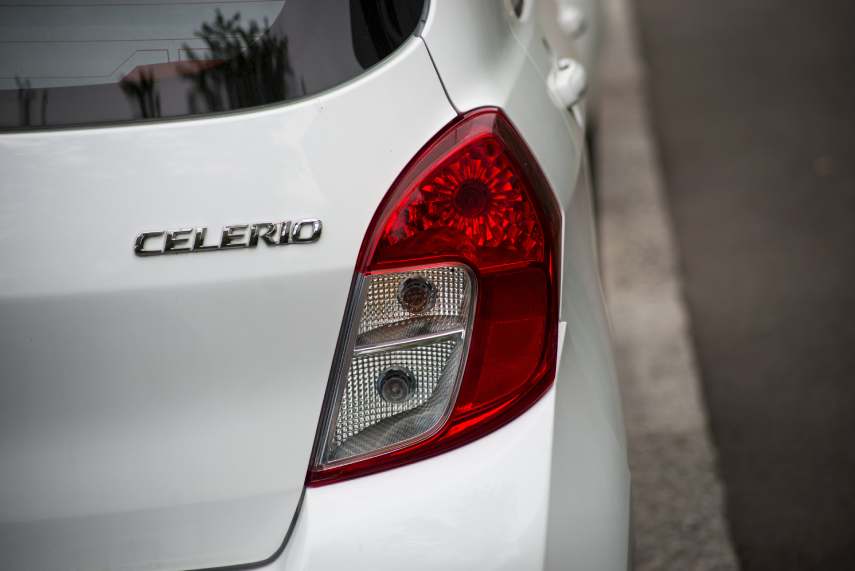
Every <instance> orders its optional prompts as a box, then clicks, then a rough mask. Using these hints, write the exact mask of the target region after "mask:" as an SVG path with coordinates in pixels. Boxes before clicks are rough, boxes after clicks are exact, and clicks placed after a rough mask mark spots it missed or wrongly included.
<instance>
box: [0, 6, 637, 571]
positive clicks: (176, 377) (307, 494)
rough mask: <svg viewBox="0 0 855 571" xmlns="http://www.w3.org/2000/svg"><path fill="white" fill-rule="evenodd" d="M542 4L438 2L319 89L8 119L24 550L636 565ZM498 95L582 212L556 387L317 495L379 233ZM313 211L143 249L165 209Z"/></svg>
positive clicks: (182, 212)
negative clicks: (349, 73) (335, 385)
mask: <svg viewBox="0 0 855 571" xmlns="http://www.w3.org/2000/svg"><path fill="white" fill-rule="evenodd" d="M547 1H548V0H547ZM526 14H527V16H528V17H525V18H523V20H522V21H517V20H516V19H515V18H514V16H512V15H511V14H510V13H509V12H508V11H507V10H506V9H505V8H504V4H503V3H501V2H497V1H490V0H467V1H465V2H452V1H448V0H434V1H433V2H432V3H431V7H430V11H429V12H428V17H427V21H426V22H425V24H424V26H423V28H422V30H421V31H420V32H419V37H416V38H411V39H410V40H408V41H407V43H406V44H405V45H404V46H403V47H402V48H401V49H400V50H399V51H398V52H397V53H395V54H394V55H393V56H391V57H390V58H389V60H388V61H385V62H383V63H382V64H381V65H379V66H378V67H376V68H374V69H372V70H370V71H369V72H367V73H366V74H365V75H363V76H361V77H359V78H357V79H355V80H353V81H351V82H349V83H347V84H345V85H342V86H340V87H337V88H335V89H332V90H330V91H328V92H326V93H323V94H321V95H318V96H315V97H311V98H307V99H305V100H303V101H300V102H295V103H288V104H285V105H280V106H272V107H269V108H266V109H263V110H255V111H247V112H239V113H231V114H228V115H224V116H217V117H210V118H204V119H190V120H178V121H168V122H161V123H150V124H144V125H133V126H123V127H107V128H86V129H66V130H58V131H48V132H32V133H20V134H5V135H0V169H2V172H3V173H4V175H3V182H2V185H0V204H2V210H0V213H1V214H0V216H2V220H3V228H4V230H3V237H4V246H5V248H4V253H3V258H2V262H3V268H4V269H3V272H2V273H0V319H2V322H3V323H4V326H3V327H2V329H0V357H2V358H0V375H2V383H0V458H2V462H0V567H2V568H14V569H45V570H47V569H157V570H168V569H188V568H189V569H193V568H202V567H212V566H223V565H230V564H241V563H248V562H259V561H265V560H266V561H267V564H266V567H264V568H266V569H277V570H281V569H333V568H340V567H343V566H348V567H351V568H370V569H384V568H393V567H395V568H399V567H400V566H401V565H405V566H407V567H408V568H414V569H416V568H423V569H436V568H448V569H453V568H460V569H463V568H473V567H478V568H484V569H538V568H543V567H547V568H567V569H580V570H589V569H603V570H611V569H615V570H617V569H626V568H627V561H628V552H627V545H628V506H629V503H628V494H629V489H628V485H629V474H628V470H627V467H626V458H625V445H624V441H623V428H622V420H621V416H620V408H619V400H618V398H617V392H616V387H615V382H614V367H613V364H612V360H611V350H610V345H609V340H608V327H607V323H606V319H605V316H604V311H603V304H602V297H601V293H600V287H599V279H598V270H597V263H596V252H595V240H594V230H593V222H592V216H591V208H590V188H589V184H588V176H587V170H586V167H585V154H584V132H583V130H582V128H581V127H580V125H579V124H578V122H577V121H576V120H575V119H574V117H573V115H572V114H571V113H568V112H567V110H565V109H563V108H561V107H560V106H559V105H557V104H556V103H555V101H554V100H553V98H552V97H551V96H550V94H549V92H548V89H547V87H546V80H547V76H548V73H549V72H550V70H551V69H552V66H553V65H554V62H555V54H554V53H552V52H550V51H549V50H547V49H546V48H545V47H544V42H543V37H544V32H543V28H542V27H541V26H540V25H539V24H538V19H537V18H535V17H534V16H533V15H532V14H533V12H526ZM571 48H572V46H571ZM485 105H490V106H498V107H501V108H502V109H503V110H504V111H505V112H506V113H507V115H508V117H509V118H510V119H511V121H512V122H513V123H514V124H515V126H516V127H517V128H518V130H519V131H520V133H521V134H522V135H523V137H524V138H525V140H526V142H527V143H528V145H529V146H530V148H531V149H532V151H533V153H534V155H535V156H536V157H537V160H538V161H539V163H540V166H541V168H542V169H543V171H544V173H545V174H546V177H547V179H548V181H549V183H550V184H551V186H552V188H553V189H554V190H555V192H556V195H557V197H558V199H559V202H560V205H561V207H562V210H563V213H564V225H563V236H564V248H563V252H564V260H563V268H562V270H563V275H562V300H561V314H560V319H561V321H562V325H561V340H560V341H561V342H560V351H561V361H560V368H559V372H558V375H557V379H556V383H555V387H554V388H553V389H551V390H550V392H549V393H548V394H547V395H546V396H545V397H544V398H543V399H542V400H541V401H540V402H539V403H538V404H537V405H536V406H534V407H533V408H532V409H530V410H529V411H527V412H526V413H525V414H523V415H522V416H521V417H520V418H518V419H516V420H515V421H513V422H512V423H511V424H509V425H507V426H505V427H503V428H502V429H500V430H498V431H496V432H494V433H492V434H490V435H488V436H486V437H484V438H482V439H480V440H478V441H476V442H474V443H471V444H469V445H467V446H465V447H462V448H460V449H457V450H454V451H451V452H448V453H445V454H443V455H441V456H438V457H435V458H432V459H429V460H424V461H421V462H418V463H416V464H412V465H408V466H405V467H402V468H397V469H394V470H391V471H388V472H384V473H379V474H375V475H371V476H366V477H363V478H359V479H356V480H353V481H349V482H343V483H338V484H333V485H329V486H324V487H320V488H308V489H305V490H304V486H303V480H304V477H305V472H306V467H307V465H308V462H309V454H310V451H311V447H312V442H313V438H314V432H315V427H316V425H317V421H318V416H319V414H320V410H321V402H322V398H323V392H324V389H325V386H326V382H327V378H328V375H329V368H330V364H331V362H332V358H333V351H334V348H335V343H336V336H337V335H338V331H339V328H340V326H341V319H342V316H343V314H344V306H345V302H346V300H347V295H348V288H349V286H350V280H351V276H352V272H353V264H354V261H355V259H356V255H357V252H358V249H359V245H360V242H361V239H362V236H363V235H364V234H365V231H366V229H367V228H368V225H369V223H370V220H371V217H372V215H373V214H374V211H375V209H376V208H377V205H378V204H379V202H380V200H381V199H382V197H383V195H384V194H385V192H386V190H387V189H388V188H389V187H390V185H391V184H392V182H393V181H394V179H395V178H396V176H397V175H398V174H399V173H400V172H401V170H402V169H403V168H404V166H405V165H406V164H407V162H408V161H409V160H410V158H411V157H412V156H413V155H414V154H415V153H416V152H417V151H418V149H419V148H420V147H421V146H422V145H423V144H424V143H425V142H426V141H427V140H429V139H430V138H431V137H432V136H433V135H434V134H435V133H436V132H438V131H439V130H440V129H441V128H442V126H443V125H445V124H446V123H447V122H448V121H450V120H451V119H452V118H453V117H454V116H455V111H456V110H457V111H465V110H469V109H473V108H476V107H481V106H485ZM301 217H317V218H321V219H323V222H324V233H323V239H322V240H320V241H319V242H317V243H316V244H311V245H301V246H288V247H285V248H281V249H271V250H265V249H264V247H262V246H259V248H258V249H255V250H243V251H235V252H218V253H212V254H205V255H198V256H197V255H193V256H163V257H157V258H150V259H148V258H147V259H141V258H137V257H134V256H133V253H132V250H131V245H132V239H133V237H134V236H135V235H136V234H137V233H138V232H140V231H143V230H150V229H159V228H167V229H177V228H182V227H186V226H188V225H204V226H209V227H213V228H218V227H220V226H224V225H228V224H234V223H241V222H250V221H265V220H269V219H289V218H301ZM41 228H48V229H51V230H52V231H50V232H47V231H43V232H42V231H34V229H41ZM57 232H59V236H60V238H59V239H58V238H57ZM302 494H304V497H303V499H302V504H300V498H301V495H302ZM292 520H293V521H292ZM292 526H293V529H292V531H291V533H290V535H289V536H288V538H287V542H285V543H284V544H283V538H285V537H286V533H288V530H289V527H292Z"/></svg>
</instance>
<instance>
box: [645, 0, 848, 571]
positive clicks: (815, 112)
mask: <svg viewBox="0 0 855 571" xmlns="http://www.w3.org/2000/svg"><path fill="white" fill-rule="evenodd" d="M635 6H636V10H637V12H638V15H639V20H640V24H641V30H642V40H643V41H642V45H643V53H644V58H645V60H646V62H647V64H648V70H649V73H648V79H649V90H650V94H651V96H652V97H651V103H652V112H653V123H652V124H653V125H654V127H655V131H656V133H657V135H658V140H659V143H660V151H661V157H662V164H663V165H664V174H665V183H666V187H667V193H668V198H669V202H670V208H671V213H672V217H673V220H674V224H675V229H676V238H677V240H676V242H677V246H678V249H679V250H680V254H681V264H682V266H683V270H684V272H683V273H684V287H685V292H686V297H687V300H688V306H689V314H690V318H691V322H692V330H693V333H694V342H695V346H696V349H697V356H698V362H699V365H700V371H701V378H702V381H703V387H704V393H705V397H706V402H707V404H708V408H709V414H710V419H711V426H712V430H713V436H714V442H715V444H716V446H717V449H718V454H719V466H720V468H721V472H722V474H723V478H724V484H725V488H726V500H727V513H728V516H729V517H728V519H729V523H730V528H731V533H732V536H733V538H734V543H735V547H736V551H737V554H738V556H739V558H740V561H741V563H742V566H743V568H744V569H746V570H748V571H753V570H775V571H786V570H789V569H799V570H812V569H823V570H837V569H847V570H848V569H855V31H853V29H854V28H855V3H853V2H851V1H850V0H817V1H811V2H808V1H800V2H795V1H792V0H750V1H747V0H716V1H714V2H710V1H708V0H636V1H635Z"/></svg>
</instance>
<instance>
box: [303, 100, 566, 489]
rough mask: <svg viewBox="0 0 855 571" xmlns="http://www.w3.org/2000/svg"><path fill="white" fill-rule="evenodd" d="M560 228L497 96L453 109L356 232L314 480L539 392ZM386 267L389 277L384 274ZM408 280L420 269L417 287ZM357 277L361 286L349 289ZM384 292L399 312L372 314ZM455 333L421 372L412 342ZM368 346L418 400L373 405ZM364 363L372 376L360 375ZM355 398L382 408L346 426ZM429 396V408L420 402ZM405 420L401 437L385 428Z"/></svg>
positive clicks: (376, 461) (480, 424)
mask: <svg viewBox="0 0 855 571" xmlns="http://www.w3.org/2000/svg"><path fill="white" fill-rule="evenodd" d="M560 230H561V215H560V209H559V207H558V204H557V202H556V200H555V197H554V195H553V193H552V191H551V189H550V188H549V186H548V184H547V182H546V180H545V178H544V176H543V174H542V172H541V171H540V169H539V168H538V166H537V164H536V162H535V161H534V158H533V157H532V155H531V153H530V152H529V150H528V149H527V147H526V146H525V144H524V142H523V140H522V138H521V137H520V135H519V134H518V133H517V131H516V130H515V129H514V128H513V126H512V125H511V124H510V122H509V121H508V120H507V118H506V117H505V116H504V114H503V113H502V112H501V111H500V110H498V109H492V108H490V109H479V110H475V111H472V112H470V113H467V114H465V115H463V116H462V117H459V118H458V119H456V120H455V121H453V122H452V123H451V124H450V125H448V126H447V127H446V128H445V129H444V130H443V131H442V132H440V133H439V134H438V135H437V136H436V137H435V138H434V139H433V140H432V141H431V142H430V143H428V144H427V145H426V146H425V147H424V148H423V149H422V151H420V152H419V154H418V155H417V156H416V157H415V158H414V159H413V161H412V162H411V163H410V164H409V165H408V166H407V168H406V169H405V171H404V172H403V173H402V175H401V176H400V177H399V179H398V180H397V181H396V182H395V184H394V185H393V186H392V188H391V189H390V191H389V193H388V194H387V196H386V198H385V199H384V201H383V203H382V204H381V206H380V208H379V209H378V211H377V213H376V214H375V217H374V220H373V222H372V224H371V227H370V228H369V231H368V233H367V235H366V237H365V240H364V242H363V246H362V250H361V252H360V257H359V260H358V262H357V267H356V270H357V279H356V281H355V283H357V284H362V283H370V284H372V285H370V286H365V287H357V288H355V291H354V293H353V294H352V295H351V300H350V304H351V311H352V313H353V316H354V317H353V319H352V320H351V322H350V323H346V324H345V328H347V329H348V331H345V332H344V335H343V336H342V338H343V339H348V340H349V341H348V342H345V343H344V344H343V346H342V347H340V352H341V353H342V354H341V355H340V356H339V357H340V359H339V360H340V361H341V362H340V363H339V366H338V367H336V369H335V370H334V374H333V382H332V385H331V389H330V394H329V395H328V400H327V404H326V407H325V421H324V423H322V429H321V432H320V434H319V439H318V445H317V447H316V448H317V450H316V457H315V460H314V462H313V466H312V467H311V469H310V471H309V475H308V483H309V484H310V485H321V484H326V483H331V482H334V481H339V480H343V479H347V478H352V477H356V476H361V475H364V474H368V473H372V472H376V471H379V470H384V469H387V468H391V467H394V466H398V465H401V464H405V463H409V462H413V461H415V460H419V459H422V458H426V457H429V456H433V455H436V454H438V453H440V452H443V451H446V450H448V449H450V448H454V447H457V446H460V445H462V444H465V443H467V442H470V441H472V440H474V439H476V438H479V437H481V436H483V435H485V434H487V433H489V432H491V431H493V430H495V429H496V428H498V427H500V426H502V425H503V424H505V423H507V422H508V421H510V420H512V419H513V418H515V417H517V416H519V415H520V414H521V413H522V412H524V411H525V410H526V409H527V408H528V407H529V406H531V405H532V404H533V403H534V402H536V401H537V399H538V398H539V397H540V396H542V395H543V393H544V392H545V391H546V390H547V389H548V388H549V386H550V385H551V383H552V379H553V377H554V374H555V360H556V350H557V321H558V302H559V298H558V280H559V267H558V260H559V258H560V256H559V252H558V248H559V244H560ZM442 272H445V273H442ZM449 272H451V273H449ZM431 276H434V277H431ZM441 276H446V277H441ZM448 276H451V277H448ZM431 279H434V280H437V279H438V280H440V281H441V282H442V283H443V284H446V283H452V282H453V281H454V280H457V282H455V283H458V282H459V283H461V284H463V285H464V286H465V287H462V286H461V287H462V289H460V288H459V291H460V292H462V293H459V294H454V293H452V289H450V287H449V286H447V285H443V286H442V287H439V288H434V286H433V285H431V281H430V280H431ZM464 279H465V283H464V282H463V281H462V280H464ZM380 280H382V283H387V282H388V283H391V284H392V286H394V287H386V289H383V288H380V287H379V285H377V284H380V283H381V281H380ZM395 280H400V282H401V286H400V287H401V288H410V289H411V290H412V292H410V291H409V290H407V291H406V296H407V297H406V299H404V297H402V293H401V292H404V289H399V290H395V287H398V286H395V284H396V283H397V282H396V281H395ZM413 280H421V281H419V282H418V286H419V287H418V288H415V286H413V284H414V283H416V282H414V281H413ZM365 289H367V290H368V293H367V294H365V293H364V291H363V292H362V293H358V292H357V290H359V291H362V290H365ZM434 289H436V290H437V291H438V292H439V293H438V294H437V293H435V292H434ZM393 290H394V291H398V293H397V294H395V295H397V298H396V299H397V303H400V304H404V307H406V304H407V303H411V302H410V301H407V300H412V299H415V300H417V301H418V302H419V305H418V307H420V308H422V307H425V304H426V303H427V302H428V301H426V300H430V303H432V304H433V305H431V307H433V308H434V309H432V310H430V311H428V312H424V313H423V310H422V309H420V310H419V312H411V313H408V312H407V311H406V310H401V308H400V307H398V306H395V303H396V301H395V299H392V296H393V293H392V292H393ZM384 291H388V292H389V293H386V294H384V293H383V292H384ZM454 291H458V290H454ZM372 292H373V293H372ZM455 295H456V296H457V297H454V296H455ZM384 296H385V297H386V298H388V299H385V298H384ZM430 296H433V297H432V298H431V297H430ZM467 296H468V297H467ZM449 300H450V301H449ZM390 304H391V305H390ZM392 306H394V307H395V309H394V311H392V313H394V312H396V311H397V312H398V313H395V317H393V318H389V319H385V320H382V324H381V325H376V324H377V323H381V321H377V320H376V315H377V314H378V311H380V310H378V309H377V308H378V307H381V308H388V307H392ZM414 307H415V306H414ZM448 308H452V309H448ZM398 310H401V311H398ZM384 311H385V313H384V315H387V314H389V315H391V314H390V311H391V310H387V309H384V310H382V311H381V313H382V312H384ZM473 312H474V315H473ZM449 316H450V317H449ZM449 319H451V321H450V322H448V320H449ZM371 320H374V321H371ZM447 322H448V323H452V324H451V325H447V324H446V323H447ZM366 323H368V325H366ZM453 335H457V336H458V337H455V339H457V341H456V343H457V345H455V347H456V348H455V349H451V348H449V350H448V352H447V353H446V354H444V356H443V357H442V358H441V359H440V360H439V361H437V362H436V363H437V364H435V365H434V366H433V368H434V369H435V370H436V371H440V370H441V372H438V373H437V375H438V376H435V378H433V377H432V380H431V382H430V383H426V382H422V383H421V384H419V380H418V378H417V377H419V376H420V375H422V373H420V372H418V371H422V370H428V369H429V368H427V369H426V368H424V367H422V365H421V364H420V363H421V362H420V361H418V360H417V359H418V358H420V357H418V356H417V352H418V351H420V350H428V349H429V348H430V347H434V346H436V343H437V339H446V338H448V339H451V338H452V337H450V336H453ZM377 339H382V340H383V342H382V343H380V344H377V343H376V342H374V341H376V340H377ZM372 340H373V341H372ZM372 343H373V344H372ZM449 343H451V342H450V341H449ZM449 347H451V345H449ZM384 351H385V352H386V353H385V356H384V355H383V354H381V353H382V352H384ZM407 352H409V353H407ZM366 355H380V356H379V357H377V358H378V359H379V360H382V361H383V362H384V363H386V365H384V367H386V366H387V365H388V363H389V362H392V361H395V359H398V360H399V361H401V360H403V361H401V362H402V363H403V364H401V365H400V366H398V365H393V366H392V368H384V369H383V371H382V372H381V373H379V374H380V375H385V377H383V378H382V379H381V380H383V379H386V378H393V379H397V378H398V377H396V376H395V375H398V376H400V377H401V378H405V379H407V380H406V382H403V381H397V382H398V385H400V387H403V388H402V389H401V390H405V391H409V390H410V388H409V387H412V390H413V391H414V394H415V392H416V391H422V392H421V393H419V394H420V395H421V396H420V397H418V398H419V399H420V400H414V401H412V403H413V404H412V407H411V408H407V407H406V406H404V407H402V406H401V405H400V404H396V405H395V406H394V407H391V406H390V405H389V403H385V404H384V406H385V408H383V407H380V408H377V407H375V408H370V407H372V406H373V405H371V404H370V403H371V402H373V401H371V399H375V400H376V399H377V396H376V395H373V394H366V393H371V390H370V388H369V389H367V390H366V389H364V388H363V387H364V386H369V387H370V385H371V383H370V381H371V378H372V377H371V376H370V375H372V374H375V373H374V372H373V370H372V371H369V372H368V373H365V371H366V369H365V367H366V365H365V359H366ZM381 357H382V358H381ZM443 359H444V360H443ZM407 360H409V361H407ZM404 361H406V362H404ZM395 367H398V368H395ZM378 370H379V369H378ZM390 370H391V371H405V373H400V374H399V373H394V374H392V373H389V371H390ZM412 371H417V373H412ZM363 373H364V374H367V375H369V376H368V377H367V379H368V381H359V379H360V377H359V375H360V374H363ZM410 377H412V378H410ZM437 378H438V379H439V380H436V379H437ZM359 382H362V384H361V385H359V384H358V383H359ZM378 386H379V385H378ZM396 386H397V385H396ZM378 390H379V389H378ZM384 390H386V391H387V392H388V388H386V387H384ZM431 391H432V392H431ZM396 394H399V393H396ZM443 399H445V400H443ZM377 402H380V401H377ZM360 406H364V407H366V410H365V411H362V412H361V415H362V416H360V418H365V417H366V416H367V417H369V418H372V419H373V418H375V417H376V419H377V420H376V422H374V424H371V425H370V426H367V427H364V428H363V427H361V426H360V427H358V428H356V429H354V428H350V427H349V425H348V426H345V427H344V428H343V424H342V422H343V420H342V419H341V416H342V414H344V412H343V411H345V412H347V414H349V415H350V414H352V413H353V411H354V407H356V408H359V407H360ZM430 406H432V407H434V409H435V411H436V412H434V413H431V414H426V413H423V412H422V410H421V409H422V408H423V407H430ZM369 408H370V410H368V409H369ZM378 410H380V411H381V412H377V411H378ZM383 410H385V411H386V412H382V411H383ZM442 411H445V412H444V413H443V412H442ZM413 417H416V418H417V419H418V421H417V422H414V421H413ZM348 418H350V417H348ZM426 419H427V420H426ZM404 426H405V427H406V429H402V427H404ZM359 432H363V433H364V434H363V436H359ZM404 433H405V434H406V437H403V436H402V437H400V438H398V439H397V440H396V438H390V437H389V435H392V436H394V435H400V434H404ZM366 435H369V436H370V438H366ZM343 450H348V452H347V453H346V454H345V453H343V452H342V451H343Z"/></svg>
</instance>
